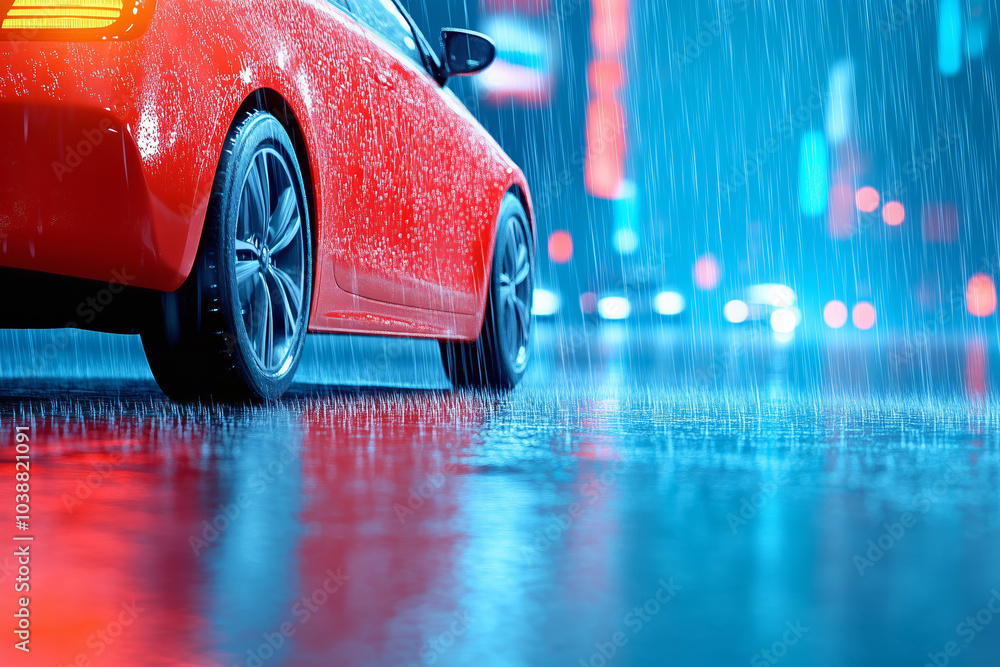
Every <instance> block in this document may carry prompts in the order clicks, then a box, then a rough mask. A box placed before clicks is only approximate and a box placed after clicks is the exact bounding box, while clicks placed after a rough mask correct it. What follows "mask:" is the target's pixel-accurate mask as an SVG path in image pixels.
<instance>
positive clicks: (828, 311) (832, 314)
mask: <svg viewBox="0 0 1000 667" xmlns="http://www.w3.org/2000/svg"><path fill="white" fill-rule="evenodd" d="M823 321H824V322H826V325H827V326H828V327H830V328H831V329H840V328H842V327H843V326H844V325H845V324H847V306H845V305H844V304H843V302H841V301H831V302H830V303H828V304H826V308H824V309H823Z"/></svg>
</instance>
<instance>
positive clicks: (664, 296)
mask: <svg viewBox="0 0 1000 667" xmlns="http://www.w3.org/2000/svg"><path fill="white" fill-rule="evenodd" d="M685 308H687V300H686V299H685V298H684V295H683V294H681V293H679V292H671V291H667V292H660V293H659V294H657V295H656V298H655V299H653V310H655V311H656V312H657V313H659V314H660V315H667V316H671V315H680V314H681V313H683V312H684V309H685Z"/></svg>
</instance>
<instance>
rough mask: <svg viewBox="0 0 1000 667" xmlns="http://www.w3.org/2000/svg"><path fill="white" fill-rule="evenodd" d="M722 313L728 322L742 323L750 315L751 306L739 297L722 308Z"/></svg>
mask: <svg viewBox="0 0 1000 667" xmlns="http://www.w3.org/2000/svg"><path fill="white" fill-rule="evenodd" d="M722 315H723V317H725V318H726V321H727V322H731V323H732V324H742V323H743V322H746V321H747V318H748V317H750V308H749V307H748V306H747V304H746V303H744V302H743V301H740V300H739V299H733V300H732V301H730V302H729V303H727V304H726V305H725V307H724V308H723V309H722Z"/></svg>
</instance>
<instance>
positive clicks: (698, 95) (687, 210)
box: [404, 0, 1000, 342]
mask: <svg viewBox="0 0 1000 667" xmlns="http://www.w3.org/2000/svg"><path fill="white" fill-rule="evenodd" d="M404 4H406V5H408V9H409V11H410V13H411V15H412V16H413V18H414V19H415V20H416V22H417V23H418V24H419V25H420V26H421V28H422V30H423V31H424V32H425V34H427V35H430V36H431V37H430V38H431V41H432V43H434V42H436V34H437V32H438V31H439V30H440V28H441V27H443V26H457V27H465V26H470V27H474V28H476V29H479V30H481V31H483V32H486V33H488V34H489V35H491V36H492V37H493V38H494V39H495V40H496V41H497V43H498V46H499V58H498V61H497V63H496V64H495V65H494V66H493V67H492V68H491V69H490V70H489V71H488V72H487V73H486V74H484V75H483V76H481V77H479V78H477V79H475V80H462V81H455V82H453V83H452V84H450V85H452V86H453V88H454V89H455V91H456V92H457V93H459V94H460V96H462V97H463V99H464V100H465V102H466V104H467V105H468V106H469V108H470V109H472V110H473V112H474V113H475V114H476V115H477V116H478V118H479V119H480V120H481V121H482V122H483V124H484V125H485V126H486V128H487V129H488V130H489V131H490V132H491V133H492V134H493V135H494V136H495V137H496V138H497V139H498V140H499V141H500V143H501V144H502V146H503V147H504V149H505V150H507V151H508V153H509V154H510V155H511V156H513V157H514V158H515V159H516V160H517V161H518V162H519V163H520V164H521V165H523V166H524V168H525V171H526V173H527V175H528V178H529V182H530V184H531V186H532V188H533V194H534V199H535V205H536V207H537V213H538V222H539V232H540V233H539V286H540V287H541V288H542V291H540V292H539V295H538V298H537V300H536V304H535V312H536V314H537V315H538V316H540V317H543V318H551V319H553V321H555V322H556V323H559V324H562V325H567V326H575V325H577V324H579V323H581V322H584V323H586V322H594V323H597V322H599V321H605V322H606V321H608V320H619V321H622V322H625V323H632V324H635V325H640V324H653V325H655V326H663V327H667V328H670V327H677V328H678V329H680V330H683V329H684V328H691V329H694V330H696V331H701V330H705V329H706V328H708V329H709V330H710V331H712V332H719V331H726V330H728V329H732V328H739V327H744V328H746V327H755V328H757V329H760V330H762V331H763V330H769V331H770V333H771V334H772V335H773V336H775V337H776V338H777V339H778V340H779V341H786V342H787V341H790V340H792V339H793V338H794V337H798V338H800V339H801V338H803V337H805V338H809V337H813V338H823V337H826V338H828V337H830V336H834V337H838V338H840V337H856V336H868V337H877V336H880V335H882V336H886V335H899V334H901V333H902V334H904V335H908V334H916V335H922V336H923V337H934V338H941V337H943V336H944V335H945V334H946V333H948V334H950V333H951V332H957V333H958V334H959V335H961V336H963V337H964V336H973V337H979V336H991V335H995V333H996V316H995V311H996V284H995V280H996V275H997V272H998V269H1000V257H998V253H997V245H998V244H997V238H996V234H995V232H994V230H995V229H996V224H995V222H996V215H997V214H996V211H997V203H998V202H997V184H998V161H997V156H998V151H997V146H998V143H997V137H998V129H1000V120H998V118H1000V114H998V110H1000V109H998V106H1000V105H998V97H997V95H998V89H997V73H998V67H1000V58H998V56H997V47H996V44H994V43H993V42H995V40H996V13H997V6H996V4H995V3H992V2H987V1H986V0H817V1H816V2H790V1H788V0H685V1H684V2H637V1H635V0H632V1H631V2H630V0H435V1H434V2H426V1H425V0H405V2H404Z"/></svg>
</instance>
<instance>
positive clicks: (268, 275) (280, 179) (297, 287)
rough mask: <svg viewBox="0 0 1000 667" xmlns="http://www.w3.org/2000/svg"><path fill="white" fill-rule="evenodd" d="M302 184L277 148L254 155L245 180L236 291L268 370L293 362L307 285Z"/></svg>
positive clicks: (258, 359)
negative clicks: (295, 177) (298, 183)
mask: <svg viewBox="0 0 1000 667" xmlns="http://www.w3.org/2000/svg"><path fill="white" fill-rule="evenodd" d="M297 187H298V185H297V180H296V179H294V178H293V177H292V170H291V169H290V168H289V166H288V162H287V161H286V160H285V158H284V156H283V155H281V154H280V153H278V152H277V151H275V150H274V149H273V148H261V149H260V150H258V151H257V153H255V154H254V156H253V159H252V160H251V162H250V167H249V168H248V169H247V172H246V175H245V176H244V179H243V187H242V189H241V192H240V208H239V217H238V218H237V223H236V271H235V275H236V291H237V294H238V296H239V303H240V311H241V314H242V320H243V325H244V327H245V329H246V333H247V337H248V339H249V341H250V350H251V352H252V353H253V356H254V359H255V360H256V362H257V364H258V365H259V366H260V368H261V369H262V370H264V371H265V372H268V373H282V372H284V370H286V369H287V367H288V365H290V364H291V362H292V360H293V355H292V352H293V348H294V345H295V341H296V338H297V335H298V333H299V328H300V327H301V326H302V324H301V322H300V319H301V314H302V306H303V295H304V292H305V281H306V275H305V272H306V258H305V248H306V246H305V237H304V225H303V221H302V211H301V210H300V205H299V197H298V194H297V192H296V188H297Z"/></svg>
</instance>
